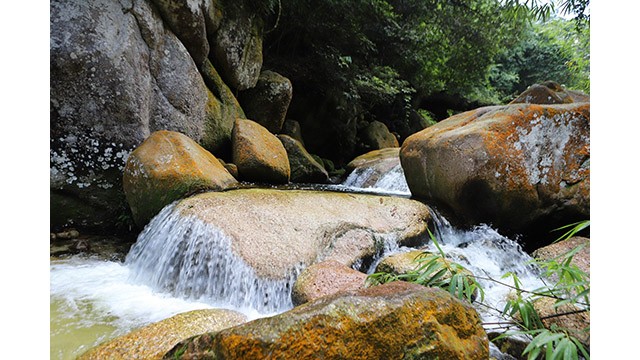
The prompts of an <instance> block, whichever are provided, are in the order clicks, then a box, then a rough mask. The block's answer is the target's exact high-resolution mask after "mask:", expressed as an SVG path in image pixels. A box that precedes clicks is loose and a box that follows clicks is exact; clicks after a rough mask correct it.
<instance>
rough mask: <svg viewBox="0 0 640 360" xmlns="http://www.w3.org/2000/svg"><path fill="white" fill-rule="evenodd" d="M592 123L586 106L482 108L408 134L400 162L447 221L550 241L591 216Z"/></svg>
mask: <svg viewBox="0 0 640 360" xmlns="http://www.w3.org/2000/svg"><path fill="white" fill-rule="evenodd" d="M589 119H590V111H589V103H576V104H565V105H529V104H515V105H505V106H490V107H483V108H479V109H476V110H472V111H468V112H464V113H461V114H458V115H455V116H452V117H450V118H448V119H446V120H443V121H441V122H439V123H438V124H436V125H433V126H431V127H429V128H427V129H425V130H423V131H421V132H419V133H416V134H414V135H412V136H410V137H409V138H407V139H406V140H405V142H404V143H403V145H402V148H401V150H400V160H401V163H402V167H403V169H404V172H405V176H406V180H407V183H408V185H409V188H410V189H411V193H412V194H413V196H416V197H418V198H422V199H424V200H425V201H427V202H428V203H429V204H430V205H433V206H436V207H437V208H439V209H441V210H442V211H443V212H445V213H446V214H447V215H448V218H449V219H450V220H453V221H457V222H459V223H461V224H466V225H473V224H478V223H488V224H492V225H493V226H494V227H497V228H500V229H501V230H504V231H505V232H507V233H508V232H517V233H524V234H540V235H541V236H545V237H546V238H548V237H549V232H550V231H551V230H552V229H555V228H558V227H560V226H563V225H566V224H569V223H573V222H576V221H580V220H583V219H588V218H589V210H590V209H589V204H590V201H589V184H590V181H589V173H590V171H589V169H590V166H589V157H590V155H589V154H590V140H589V128H590V120H589ZM542 242H544V240H542ZM547 244H548V242H547ZM532 245H534V244H532ZM542 245H545V244H542ZM534 248H535V247H534Z"/></svg>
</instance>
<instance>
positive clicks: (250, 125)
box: [231, 119, 291, 184]
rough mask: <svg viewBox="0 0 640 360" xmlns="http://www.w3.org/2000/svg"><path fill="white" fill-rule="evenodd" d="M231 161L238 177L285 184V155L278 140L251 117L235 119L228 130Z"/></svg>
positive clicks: (286, 179) (288, 171)
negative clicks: (231, 146) (231, 150)
mask: <svg viewBox="0 0 640 360" xmlns="http://www.w3.org/2000/svg"><path fill="white" fill-rule="evenodd" d="M231 136H232V143H233V163H234V164H236V166H237V167H238V174H239V176H240V179H241V180H245V181H252V182H265V183H272V184H282V183H288V182H289V178H290V176H291V168H290V167H289V158H288V156H287V151H286V150H285V148H284V146H283V145H282V142H280V140H278V138H277V137H276V136H275V135H273V134H272V133H270V132H269V131H268V130H267V129H265V128H264V127H263V126H262V125H260V124H258V123H257V122H255V121H252V120H245V119H237V120H236V122H235V125H234V127H233V132H232V135H231Z"/></svg>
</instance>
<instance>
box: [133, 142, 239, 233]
mask: <svg viewBox="0 0 640 360" xmlns="http://www.w3.org/2000/svg"><path fill="white" fill-rule="evenodd" d="M236 183H237V181H236V179H234V178H233V176H231V174H229V172H228V171H227V170H226V169H225V168H224V166H223V165H222V164H221V163H220V161H218V159H216V158H215V157H214V156H213V155H211V153H210V152H208V151H206V150H205V149H204V148H202V147H201V146H200V145H198V144H197V143H196V142H195V141H193V140H191V139H190V138H188V137H187V136H185V135H184V134H181V133H178V132H174V131H164V130H163V131H156V132H154V133H153V134H151V135H150V136H149V137H148V138H147V139H146V140H145V141H144V142H143V143H142V144H141V145H140V146H139V147H138V148H136V150H134V151H133V152H132V153H131V155H130V156H129V158H128V159H127V165H126V166H125V169H124V175H123V188H124V192H125V195H126V197H127V201H128V203H129V206H130V208H131V212H132V214H133V218H134V220H135V222H136V224H137V225H138V226H140V227H143V226H144V225H145V224H147V223H148V222H149V220H151V218H152V217H153V216H155V215H156V214H157V213H158V212H159V211H160V210H162V208H163V207H165V206H166V205H168V204H170V203H172V202H173V201H175V200H178V199H181V198H183V197H186V196H188V195H191V194H193V193H196V192H199V191H203V190H224V189H226V188H227V187H230V186H232V185H234V184H236Z"/></svg>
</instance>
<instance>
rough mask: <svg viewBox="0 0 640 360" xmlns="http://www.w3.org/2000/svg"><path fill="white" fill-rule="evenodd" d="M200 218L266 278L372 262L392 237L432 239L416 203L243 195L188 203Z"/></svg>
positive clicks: (185, 208) (302, 193)
mask: <svg viewBox="0 0 640 360" xmlns="http://www.w3.org/2000/svg"><path fill="white" fill-rule="evenodd" d="M176 211H179V212H180V213H181V214H182V216H183V217H194V218H196V219H199V220H200V221H202V222H204V223H206V224H208V225H212V226H214V227H215V228H217V229H220V230H221V231H222V232H224V233H225V234H226V235H227V236H229V237H230V238H231V248H232V250H233V251H234V253H235V254H236V255H238V256H240V257H241V258H242V259H243V260H244V261H245V262H246V263H247V264H249V265H250V266H251V267H252V268H253V269H255V271H256V273H257V274H258V275H259V276H261V277H265V278H271V279H282V278H285V277H286V276H288V274H290V273H291V271H292V269H294V268H297V267H299V266H300V265H303V266H309V265H312V264H314V263H316V262H320V261H323V260H336V261H339V262H341V263H342V264H345V265H347V266H351V265H353V264H354V263H355V262H356V261H358V260H360V259H362V258H363V257H366V256H373V255H374V254H375V253H376V252H377V251H378V250H380V249H381V248H382V247H383V246H384V244H383V241H384V239H385V238H387V239H389V241H393V242H397V243H398V244H401V245H409V244H413V243H415V242H420V241H425V240H426V239H427V222H428V220H429V218H430V213H429V208H428V207H427V206H426V205H424V204H422V203H420V202H418V201H415V200H410V199H405V198H398V197H383V196H375V195H365V194H348V193H337V192H321V191H308V190H273V189H237V190H228V191H225V192H211V193H203V194H198V195H195V196H192V197H190V198H187V199H184V200H181V201H180V202H179V203H178V204H177V205H176Z"/></svg>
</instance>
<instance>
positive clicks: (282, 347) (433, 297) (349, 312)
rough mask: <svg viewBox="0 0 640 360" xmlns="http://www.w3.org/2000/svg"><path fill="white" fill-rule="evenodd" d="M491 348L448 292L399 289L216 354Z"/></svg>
mask: <svg viewBox="0 0 640 360" xmlns="http://www.w3.org/2000/svg"><path fill="white" fill-rule="evenodd" d="M488 345H489V344H488V338H487V335H486V333H485V331H484V329H483V328H482V325H481V323H480V318H479V315H478V313H477V312H476V311H475V310H474V309H473V308H472V307H471V306H470V305H468V304H466V303H463V302H461V301H459V300H457V299H455V298H454V297H453V296H451V295H450V294H449V293H447V292H445V291H443V290H441V289H436V288H426V287H423V286H420V285H416V284H410V283H406V282H393V283H388V284H385V285H381V286H376V287H372V288H367V289H362V290H357V291H351V292H345V293H340V294H336V295H334V296H329V297H323V298H320V299H317V300H315V301H313V302H310V303H306V304H304V305H301V306H298V307H296V308H294V309H292V310H290V311H288V312H285V313H283V314H280V315H276V316H273V317H270V318H263V319H257V320H254V321H251V322H249V323H246V324H243V325H241V326H236V327H234V328H230V329H226V330H223V331H220V332H219V333H217V334H216V335H215V336H214V338H213V340H212V343H211V345H210V346H209V349H212V350H213V353H215V355H214V356H212V357H211V358H212V359H250V358H251V359H264V358H272V359H362V360H365V359H366V360H371V359H401V358H433V359H436V358H440V359H487V358H488V356H489V346H488ZM181 346H182V348H185V347H186V348H188V346H185V344H184V343H183V344H182V345H181ZM178 348H179V346H178V347H176V348H174V350H173V351H172V352H169V353H168V354H167V355H166V356H165V358H170V357H171V356H173V355H175V354H176V352H175V351H176V350H177V349H178ZM192 355H194V354H188V353H184V354H182V356H183V357H180V356H177V357H178V358H188V357H184V356H192Z"/></svg>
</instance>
